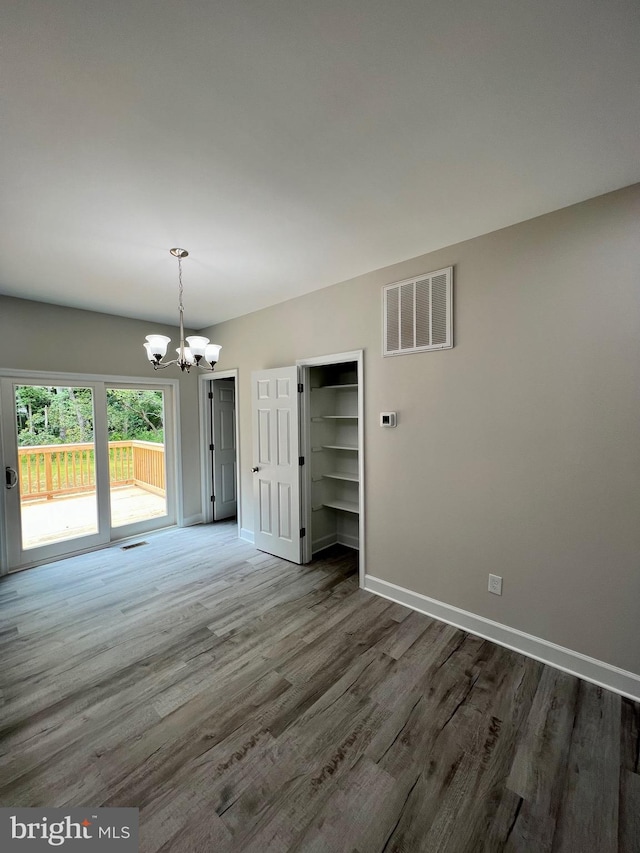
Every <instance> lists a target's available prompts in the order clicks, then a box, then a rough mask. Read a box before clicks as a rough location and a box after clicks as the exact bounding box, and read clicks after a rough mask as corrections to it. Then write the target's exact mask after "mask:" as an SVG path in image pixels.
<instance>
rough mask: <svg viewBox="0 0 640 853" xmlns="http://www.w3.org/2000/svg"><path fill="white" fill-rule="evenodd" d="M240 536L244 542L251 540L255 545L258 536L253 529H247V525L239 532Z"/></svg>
mask: <svg viewBox="0 0 640 853" xmlns="http://www.w3.org/2000/svg"><path fill="white" fill-rule="evenodd" d="M238 538H239V539H242V540H243V541H244V542H251V544H252V545H255V542H256V537H255V535H254V533H253V530H247V528H246V527H241V528H240V532H239V533H238Z"/></svg>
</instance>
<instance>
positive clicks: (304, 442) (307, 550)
mask: <svg viewBox="0 0 640 853" xmlns="http://www.w3.org/2000/svg"><path fill="white" fill-rule="evenodd" d="M346 361H355V362H357V364H358V447H359V453H358V477H359V480H360V484H359V489H358V502H359V505H360V506H359V513H358V551H359V559H358V575H359V577H358V582H359V585H360V587H361V588H362V589H364V576H365V536H364V534H365V520H364V372H363V371H364V350H361V349H360V350H352V351H351V352H338V353H333V354H331V355H318V356H314V357H313V358H299V359H298V360H297V361H296V367H297V368H298V376H299V377H300V381H301V382H302V384H303V386H304V392H303V393H302V395H301V396H302V401H301V411H300V455H301V456H304V458H305V460H308V459H309V456H310V453H311V443H310V435H311V434H310V417H309V402H310V401H309V394H308V388H309V370H308V368H310V367H318V366H322V365H327V364H341V363H342V362H346ZM309 470H310V468H309V465H303V466H302V467H301V468H300V478H301V482H300V497H301V503H302V506H301V511H302V515H301V519H302V520H301V524H302V525H303V526H304V527H306V528H307V530H309V531H311V481H310V478H309V475H308V471H309ZM311 539H312V537H311V535H309V536H305V538H304V540H303V560H304V562H305V563H306V562H308V561H309V560H311V556H312V555H311V546H312V543H311Z"/></svg>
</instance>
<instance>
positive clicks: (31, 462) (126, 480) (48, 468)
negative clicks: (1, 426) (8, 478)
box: [18, 441, 165, 500]
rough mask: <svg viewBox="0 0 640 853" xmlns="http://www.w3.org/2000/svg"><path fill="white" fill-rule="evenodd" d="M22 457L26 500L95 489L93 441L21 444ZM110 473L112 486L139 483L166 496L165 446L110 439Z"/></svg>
mask: <svg viewBox="0 0 640 853" xmlns="http://www.w3.org/2000/svg"><path fill="white" fill-rule="evenodd" d="M18 459H19V467H20V497H21V499H22V500H29V499H34V498H41V499H42V498H46V499H48V500H49V499H51V498H53V497H57V496H58V495H71V494H77V493H79V492H88V491H92V490H93V489H95V482H96V478H95V460H94V449H93V444H91V443H77V444H41V445H40V446H34V447H20V448H19V449H18ZM109 475H110V482H111V486H124V485H131V484H135V485H136V486H140V488H142V489H145V490H146V491H148V492H153V493H154V494H156V495H164V494H165V472H164V445H163V444H157V443H156V442H153V441H110V442H109Z"/></svg>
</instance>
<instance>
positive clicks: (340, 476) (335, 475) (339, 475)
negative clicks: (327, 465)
mask: <svg viewBox="0 0 640 853" xmlns="http://www.w3.org/2000/svg"><path fill="white" fill-rule="evenodd" d="M322 476H323V477H328V478H329V479H330V480H348V481H349V482H350V483H358V482H359V481H360V477H359V476H358V475H357V474H349V473H348V472H346V471H333V472H332V473H331V474H323V475H322Z"/></svg>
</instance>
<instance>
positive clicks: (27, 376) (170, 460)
mask: <svg viewBox="0 0 640 853" xmlns="http://www.w3.org/2000/svg"><path fill="white" fill-rule="evenodd" d="M0 379H6V380H8V381H9V382H14V383H16V384H25V385H29V384H31V385H45V386H46V385H56V384H59V385H80V386H82V385H83V384H84V385H85V386H86V387H92V388H93V389H94V414H95V421H94V423H95V427H94V429H95V442H96V487H97V488H98V487H100V488H102V489H103V491H104V490H105V489H106V492H108V487H109V467H108V460H107V456H106V444H105V446H104V448H103V447H102V445H103V444H104V443H105V441H106V438H107V436H106V422H105V423H104V424H102V423H101V422H100V421H101V417H100V415H99V413H98V405H99V404H100V405H101V404H102V402H103V391H104V389H106V387H108V386H119V387H130V388H136V387H149V386H151V387H153V386H159V387H164V388H166V389H168V390H170V392H171V393H170V402H169V404H168V405H167V404H166V397H165V421H166V422H167V423H169V424H170V425H171V427H172V429H170V432H172V434H173V441H171V442H167V437H166V434H165V454H166V455H165V465H166V468H165V471H166V477H167V491H168V492H169V491H173V494H174V495H175V506H174V507H173V509H174V511H175V517H174V518H173V519H172V518H171V517H170V520H169V521H168V525H172V524H178V525H179V526H182V524H183V496H182V487H181V484H182V460H181V456H180V444H181V442H180V417H179V412H180V382H179V380H177V379H165V378H164V377H163V378H159V377H153V376H151V377H150V376H144V377H142V376H138V377H136V376H110V375H104V374H97V373H63V372H57V371H56V372H54V371H40V370H22V369H15V370H12V369H9V368H0ZM96 389H97V393H96ZM8 396H9V395H8V394H7V395H6V397H8ZM5 404H7V409H8V410H9V411H11V412H12V411H13V407H10V408H9V406H8V400H7V399H5ZM2 414H6V412H5V413H2ZM3 423H4V419H3V418H0V462H1V465H0V467H1V469H2V478H3V479H2V483H0V488H1V489H2V492H3V494H2V499H1V500H0V575H3V574H6V573H7V572H8V571H10V568H9V560H10V556H11V555H10V553H9V548H8V543H7V530H6V520H7V513H6V508H7V507H6V495H5V494H4V491H5V483H4V474H5V471H4V469H5V465H6V464H7V463H6V457H7V444H6V443H7V442H11V441H13V440H14V439H15V436H14V435H13V431H12V432H11V434H10V435H7V434H6V433H5V434H3V433H2V426H3ZM101 456H102V457H103V458H102V464H99V462H100V457H101ZM171 509H172V507H171V506H170V504H169V502H168V503H167V511H168V513H169V512H171ZM99 511H100V509H99ZM107 513H108V508H107V509H106V510H105V509H104V507H103V509H102V513H101V517H100V521H101V523H102V526H103V528H104V523H105V517H104V516H105V514H107ZM145 526H146V530H147V531H148V530H151V529H153V528H152V527H149V525H148V524H147V523H146V522H140V528H139V530H138V526H137V525H136V527H135V529H131V530H130V529H127V531H126V532H125V533H124V535H123V536H122V537H119V536H117V535H113V530H109V529H108V528H107V531H106V532H105V531H104V530H103V531H102V533H101V534H96V535H100V541H99V542H98V541H97V540H95V542H93V543H91V544H89V543H88V544H86V546H84V547H83V546H81V547H79V548H72V549H70V550H69V552H68V554H65V555H58V554H55V555H54V556H53V557H51V558H47V557H44V556H43V557H42V559H37V560H33V561H29V562H27V563H24V565H20V566H12V567H11V570H13V569H15V568H19V569H23V568H31V567H32V566H37V565H40V564H42V563H46V562H49V561H50V559H61V558H62V556H72V555H74V554H80V553H83V552H84V551H93V550H96V549H97V548H103V547H105V545H108V544H109V542H115V541H118V539H121V538H126V537H128V536H131V535H134V534H136V535H137V533H141V532H145ZM131 527H133V526H131ZM116 529H117V528H116ZM103 539H104V540H105V541H102V540H103ZM69 542H70V543H73V542H76V543H77V542H78V540H77V539H75V540H74V539H72V540H69Z"/></svg>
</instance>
